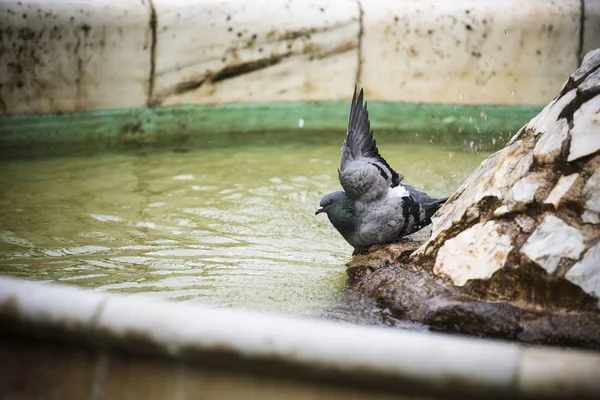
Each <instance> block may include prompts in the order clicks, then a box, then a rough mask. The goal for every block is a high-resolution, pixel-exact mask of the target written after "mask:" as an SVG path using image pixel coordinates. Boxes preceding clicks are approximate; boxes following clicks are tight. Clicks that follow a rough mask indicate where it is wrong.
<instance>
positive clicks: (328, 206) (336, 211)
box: [315, 192, 356, 237]
mask: <svg viewBox="0 0 600 400" xmlns="http://www.w3.org/2000/svg"><path fill="white" fill-rule="evenodd" d="M320 213H325V214H327V217H328V218H329V221H330V222H331V224H332V225H333V226H334V227H335V229H337V230H338V231H339V232H340V233H341V234H342V236H344V237H346V236H348V235H350V234H352V233H353V232H354V228H355V223H356V216H355V213H354V201H353V200H351V199H350V198H349V197H348V196H347V195H346V193H345V192H333V193H329V194H327V195H325V196H324V197H323V198H322V199H321V203H320V204H319V208H317V212H315V215H317V214H320Z"/></svg>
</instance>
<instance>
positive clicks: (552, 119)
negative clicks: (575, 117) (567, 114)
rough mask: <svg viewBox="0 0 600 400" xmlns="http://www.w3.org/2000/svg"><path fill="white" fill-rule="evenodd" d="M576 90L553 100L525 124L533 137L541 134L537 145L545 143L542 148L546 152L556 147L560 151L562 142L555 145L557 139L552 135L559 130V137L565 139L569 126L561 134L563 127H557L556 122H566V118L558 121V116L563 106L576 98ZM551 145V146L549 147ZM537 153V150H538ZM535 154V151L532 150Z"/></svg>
mask: <svg viewBox="0 0 600 400" xmlns="http://www.w3.org/2000/svg"><path fill="white" fill-rule="evenodd" d="M576 93H577V90H576V89H573V90H571V91H570V92H568V93H565V94H564V95H563V96H561V97H560V98H559V99H558V100H554V101H552V102H551V103H550V104H548V105H547V106H546V107H544V109H543V110H542V111H541V112H540V113H539V114H538V115H537V116H536V117H534V118H533V119H532V120H531V121H529V123H528V124H527V128H529V129H532V130H533V131H534V133H535V135H538V134H540V133H542V134H543V135H542V137H541V138H540V139H539V141H538V144H539V143H540V142H545V144H544V147H546V148H547V149H548V150H550V149H555V148H556V147H557V146H558V149H559V150H560V146H561V145H562V142H559V143H557V138H556V136H555V135H554V133H555V132H554V131H555V130H557V128H560V129H559V130H557V131H559V132H557V133H560V135H559V136H563V137H564V138H566V136H567V134H568V132H569V126H568V124H566V125H565V127H566V129H564V132H563V126H562V125H561V126H557V121H559V122H560V121H562V122H565V123H566V122H567V120H566V118H564V121H563V118H561V120H559V119H558V116H559V115H560V113H561V112H562V111H563V109H564V108H565V106H566V105H567V104H569V103H570V102H571V101H572V100H573V99H574V98H575V96H576ZM550 144H552V145H550ZM536 148H538V146H537V145H536ZM538 151H539V150H538ZM534 152H535V150H534Z"/></svg>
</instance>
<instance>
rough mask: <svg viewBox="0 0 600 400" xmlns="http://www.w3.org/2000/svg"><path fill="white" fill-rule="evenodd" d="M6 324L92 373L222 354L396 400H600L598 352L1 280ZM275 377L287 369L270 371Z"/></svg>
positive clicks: (230, 363) (9, 331) (238, 362)
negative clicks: (116, 359) (115, 359)
mask: <svg viewBox="0 0 600 400" xmlns="http://www.w3.org/2000/svg"><path fill="white" fill-rule="evenodd" d="M66 299H70V304H71V305H73V307H67V306H66V303H65V301H64V300H66ZM81 299H83V301H80V300H81ZM0 318H1V320H2V324H1V325H0V326H1V329H0V334H1V335H2V336H3V337H5V338H7V337H12V338H15V337H17V338H18V340H19V341H21V342H24V343H27V342H30V343H31V346H32V348H34V349H35V348H37V347H36V346H39V345H43V344H44V343H54V341H56V340H59V342H60V343H64V342H65V341H67V342H68V343H69V346H70V347H73V348H75V351H76V352H84V350H83V349H84V348H88V349H92V350H93V353H94V354H99V356H98V357H97V358H94V359H95V360H96V361H94V363H95V364H96V366H95V367H94V369H95V370H97V369H98V368H105V367H103V365H105V363H106V356H104V358H103V356H102V354H109V352H110V351H111V349H113V350H117V349H118V351H119V353H120V354H131V357H133V358H132V359H137V357H138V356H137V355H143V354H146V355H152V356H153V357H156V358H155V360H156V362H158V363H166V364H165V366H167V370H172V368H175V369H177V368H180V367H177V365H183V364H178V363H187V364H189V363H193V365H195V366H196V367H197V368H201V367H202V366H203V365H204V366H205V367H207V366H208V367H209V368H213V367H210V365H214V363H213V362H211V359H212V360H213V361H214V360H215V359H214V358H211V357H210V355H211V354H213V355H214V354H219V357H218V361H219V365H220V367H219V368H225V370H228V369H230V368H234V367H235V368H238V370H239V368H242V371H243V372H244V373H249V374H250V375H254V374H257V373H259V372H257V371H259V370H260V371H262V372H263V373H267V374H271V375H270V376H274V378H273V379H275V380H279V379H284V380H286V381H290V380H291V381H297V380H298V379H300V378H301V377H304V378H302V379H308V380H309V381H314V380H322V379H325V381H326V382H330V384H332V383H335V382H338V383H341V382H345V383H344V387H345V388H346V389H347V388H348V387H350V386H351V387H362V388H363V389H364V388H369V387H370V388H371V389H373V388H379V389H381V388H385V390H387V391H390V392H392V393H395V394H397V395H398V394H402V393H407V392H411V393H412V394H415V393H418V394H428V395H431V396H434V398H435V397H436V396H440V397H453V396H458V395H464V396H483V395H486V396H487V395H492V396H494V397H504V396H506V397H510V398H520V397H523V396H525V395H527V396H532V395H533V396H534V397H535V396H538V393H539V394H540V395H542V394H545V393H547V387H548V384H547V382H552V383H553V385H559V386H561V387H562V388H566V389H564V390H563V391H562V392H561V393H560V394H559V396H558V397H557V398H573V397H577V398H597V397H598V396H600V354H596V353H588V354H585V353H581V352H577V351H557V350H553V349H548V348H537V349H536V350H535V352H532V351H529V350H527V349H525V348H524V347H522V346H520V345H517V344H511V343H503V342H490V341H484V340H478V339H470V338H459V337H452V336H447V335H439V334H431V333H422V332H410V331H401V330H391V329H382V328H373V327H358V326H351V325H346V324H339V323H333V322H327V321H319V320H300V319H293V318H286V317H277V316H270V315H265V314H261V313H254V312H247V311H241V310H235V309H222V308H211V307H203V306H199V305H198V306H192V305H186V304H179V303H173V302H162V301H155V300H149V299H148V300H143V299H140V298H136V299H134V298H128V297H126V296H123V295H116V294H98V293H96V292H92V291H89V290H82V289H74V288H69V287H62V286H59V285H54V284H40V283H34V282H26V281H21V280H16V279H10V278H0ZM74 322H75V323H74ZM49 333H50V334H49ZM7 335H8V336H7ZM15 335H16V336H15ZM11 340H13V339H11ZM56 343H58V342H56ZM55 346H56V345H52V347H51V348H56V347H55ZM61 346H62V345H61ZM80 346H84V347H81V350H77V349H78V348H80ZM90 346H91V347H90ZM25 348H26V347H25ZM3 351H6V349H5V350H3ZM42 354H45V353H40V354H39V357H38V358H36V357H35V356H32V355H31V354H30V357H29V362H36V359H39V360H40V362H41V361H42V360H43V357H42ZM530 354H531V355H530ZM84 358H85V357H84ZM540 358H543V359H544V360H545V363H546V364H547V365H548V368H546V370H545V375H544V380H540V379H539V370H538V368H536V367H535V365H536V362H539V360H540ZM103 360H104V361H103ZM161 360H162V361H161ZM168 360H170V361H168ZM432 360H435V361H434V362H432ZM153 362H154V361H153ZM171 362H174V363H175V364H169V363H171ZM102 363H104V364H102ZM55 364H56V365H57V366H59V365H61V364H60V363H55ZM143 365H149V361H146V362H143V361H141V364H140V365H139V367H140V368H143ZM168 365H171V367H168ZM236 366H237V367H236ZM259 366H260V368H258V367H259ZM552 366H554V367H552ZM557 366H561V368H558V367H557ZM32 367H33V366H30V367H29V368H26V369H27V370H28V371H34V370H35V369H34V368H32ZM196 367H195V368H196ZM235 368H234V369H235ZM257 368H258V369H257ZM19 370H22V368H21V369H14V371H15V373H17V372H18V371H19ZM213 370H214V369H213ZM583 370H585V371H586V373H581V371H583ZM11 371H13V369H9V370H8V371H5V373H8V375H6V374H5V373H3V378H2V380H4V382H6V379H15V378H16V376H14V377H11V374H12V372H11ZM269 371H270V372H269ZM276 371H280V372H281V373H280V374H279V375H278V374H275V375H273V373H275V372H276ZM342 378H343V380H342V381H340V379H342ZM49 379H50V378H49ZM52 379H55V378H52ZM94 379H98V378H97V377H96V378H94ZM2 380H0V381H2ZM0 383H1V382H0ZM47 383H48V382H45V384H47ZM55 383H56V382H55ZM97 384H98V385H101V382H100V383H97ZM92 386H94V385H92ZM334 387H335V385H334ZM96 390H100V389H99V388H97V389H96Z"/></svg>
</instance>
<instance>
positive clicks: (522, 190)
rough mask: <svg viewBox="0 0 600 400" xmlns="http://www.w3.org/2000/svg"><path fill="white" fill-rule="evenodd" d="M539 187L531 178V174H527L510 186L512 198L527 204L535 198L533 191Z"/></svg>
mask: <svg viewBox="0 0 600 400" xmlns="http://www.w3.org/2000/svg"><path fill="white" fill-rule="evenodd" d="M539 187H540V184H539V183H538V182H535V181H534V180H533V177H532V175H528V176H526V177H524V178H523V179H521V180H519V181H518V182H517V183H515V185H514V186H513V188H512V197H513V200H514V201H515V202H517V203H521V204H529V203H531V202H533V199H534V198H535V192H536V191H537V189H538V188H539Z"/></svg>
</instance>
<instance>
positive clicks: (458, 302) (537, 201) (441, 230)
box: [349, 49, 600, 348]
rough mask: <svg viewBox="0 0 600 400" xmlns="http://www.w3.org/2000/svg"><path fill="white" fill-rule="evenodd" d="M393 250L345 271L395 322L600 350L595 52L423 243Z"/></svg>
mask: <svg viewBox="0 0 600 400" xmlns="http://www.w3.org/2000/svg"><path fill="white" fill-rule="evenodd" d="M398 246H400V245H389V246H380V247H378V248H377V249H376V251H373V252H370V253H369V254H367V255H363V256H360V257H357V258H355V259H354V260H353V261H352V262H351V263H349V272H350V271H351V270H352V271H363V272H364V271H366V270H365V268H368V273H362V274H354V275H353V276H354V278H353V282H354V284H355V285H357V286H358V287H359V288H360V289H361V291H362V292H363V293H364V294H366V295H367V296H370V297H373V298H375V299H376V300H378V301H379V302H381V303H383V304H385V306H386V307H389V308H390V310H391V311H392V312H393V313H395V314H396V315H397V316H399V317H402V318H407V319H409V320H411V321H416V322H422V323H426V324H429V325H430V326H431V327H432V329H440V330H448V331H455V332H463V333H469V334H475V335H479V336H493V337H504V338H508V339H517V340H522V341H526V342H531V343H548V344H569V345H576V346H585V347H594V348H600V49H598V50H594V51H592V52H590V53H588V54H587V55H586V56H585V58H584V60H583V62H582V65H581V66H580V68H578V69H577V70H576V71H575V72H574V73H573V74H572V75H571V76H570V77H569V79H568V81H567V82H566V83H565V85H564V86H563V88H562V89H561V92H560V93H559V94H558V96H557V97H556V98H555V99H554V100H553V101H552V102H551V103H550V104H549V105H548V106H547V107H545V108H544V110H543V111H542V112H541V113H540V114H539V115H538V116H537V117H535V118H533V119H532V120H531V121H530V122H529V123H528V124H527V125H525V126H524V127H523V128H522V129H520V130H519V132H517V134H516V135H515V136H514V137H513V138H512V139H511V140H510V141H509V143H508V144H507V145H506V147H505V148H503V149H502V150H500V151H498V152H496V153H495V154H493V155H492V156H490V157H489V158H488V159H486V160H485V161H483V162H482V163H481V165H480V166H479V167H478V168H477V169H476V170H475V171H474V172H473V174H472V175H471V176H470V177H469V178H468V179H467V180H466V181H465V182H464V183H463V184H462V185H461V186H460V187H459V188H458V190H457V191H456V192H455V193H454V194H453V195H452V196H451V197H450V199H449V200H448V201H447V203H446V204H445V205H444V206H443V207H442V208H441V209H440V210H439V211H438V213H437V214H436V215H435V216H434V217H433V224H432V234H431V236H430V237H429V238H428V239H424V240H423V241H414V242H405V243H402V244H401V246H403V248H402V249H400V248H399V247H398ZM411 249H416V250H415V251H414V252H413V253H410V251H411ZM361 268H362V269H361Z"/></svg>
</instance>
